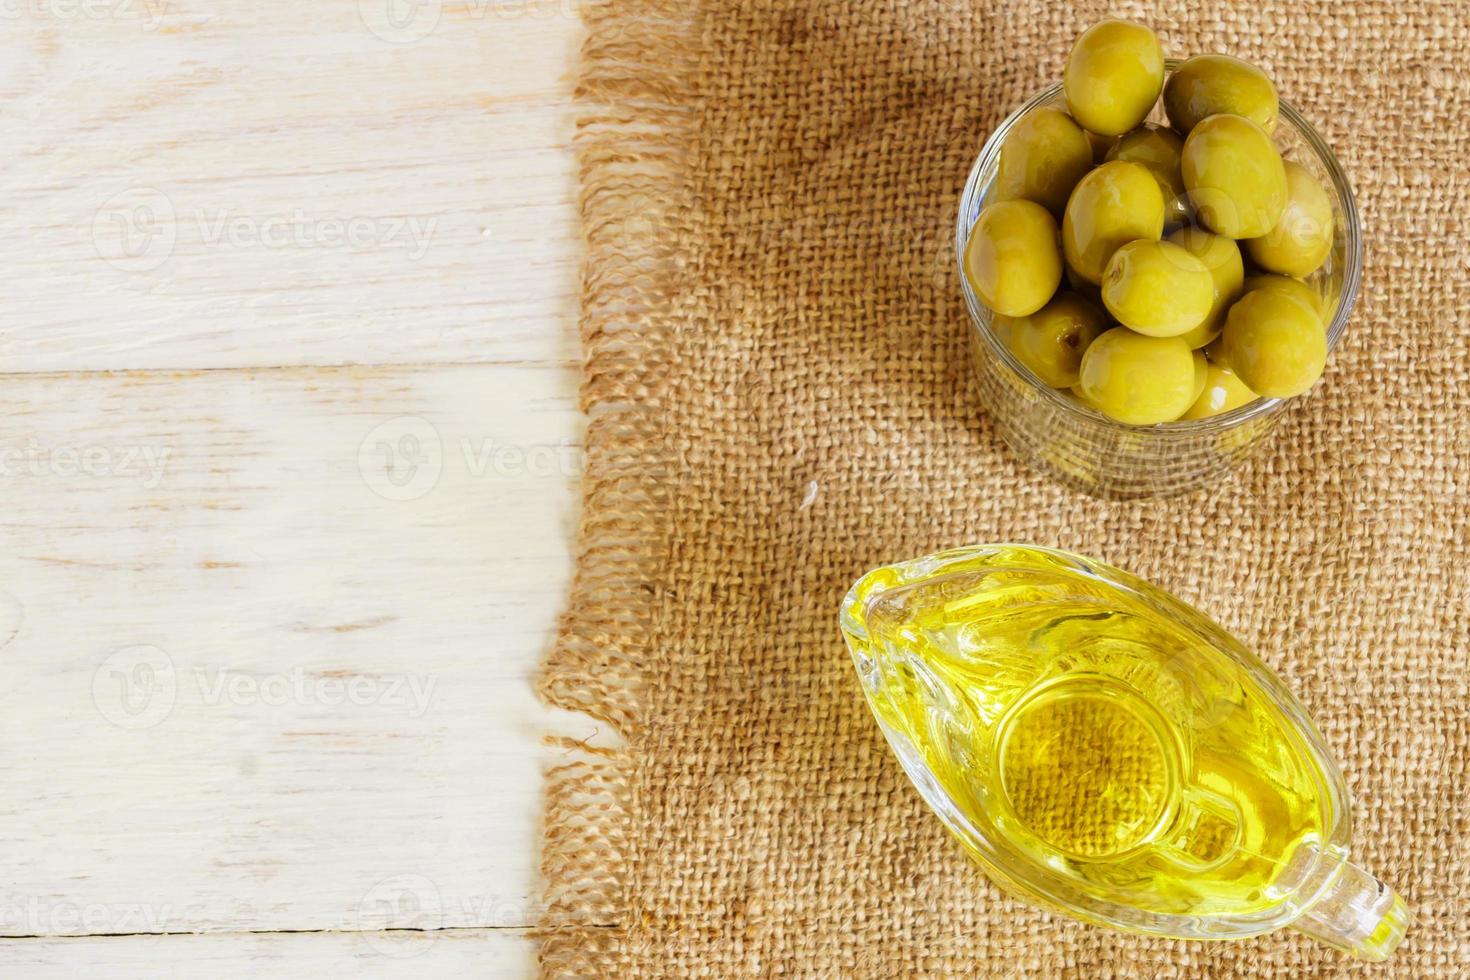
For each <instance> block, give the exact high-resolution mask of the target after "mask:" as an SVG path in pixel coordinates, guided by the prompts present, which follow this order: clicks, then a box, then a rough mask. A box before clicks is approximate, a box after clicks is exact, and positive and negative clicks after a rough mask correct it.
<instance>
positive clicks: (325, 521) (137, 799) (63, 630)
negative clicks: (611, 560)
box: [0, 0, 595, 978]
mask: <svg viewBox="0 0 1470 980" xmlns="http://www.w3.org/2000/svg"><path fill="white" fill-rule="evenodd" d="M580 33H581V26H580V23H579V21H578V17H577V10H576V6H575V0H442V2H441V0H315V2H311V3H292V2H287V0H256V2H252V3H238V4H237V3H226V2H223V0H15V2H13V3H8V4H4V5H3V6H0V268H3V269H4V270H5V276H4V282H5V284H6V289H5V295H4V299H3V303H0V324H3V329H0V365H3V371H4V373H5V377H4V378H3V382H0V487H3V488H4V496H3V499H4V514H3V517H0V522H3V529H4V531H3V539H0V540H3V547H0V853H3V855H4V860H3V867H4V873H3V875H0V936H3V937H5V938H3V939H0V976H5V977H16V978H21V977H24V978H51V977H72V976H93V977H105V978H116V977H158V976H179V977H229V976H240V975H261V976H271V977H325V976H362V977H415V978H423V977H457V976H466V977H469V976H474V977H487V976H488V977H500V976H523V975H525V974H526V973H527V972H528V971H529V970H531V969H532V967H533V962H534V960H533V957H534V950H533V947H532V944H531V942H530V941H529V940H528V939H527V938H526V936H525V926H526V925H527V924H528V923H530V922H532V921H533V920H534V917H535V914H536V909H535V905H536V902H537V895H538V891H539V885H538V881H537V876H536V866H537V859H538V844H539V841H538V835H539V827H538V821H539V818H540V811H541V798H540V794H541V771H542V769H543V768H544V767H545V766H546V765H547V764H548V763H551V762H554V761H555V760H554V755H555V750H553V749H550V748H547V747H546V746H545V744H544V742H543V736H544V735H545V734H547V733H548V731H560V732H562V733H564V734H570V735H573V736H575V737H578V738H581V737H585V736H589V735H593V734H594V732H595V726H594V725H593V724H592V723H591V722H589V721H587V720H586V719H583V718H579V717H574V716H564V717H558V716H554V715H553V713H552V712H549V711H547V710H546V709H544V708H542V707H541V706H540V705H539V704H538V703H537V701H536V700H535V697H534V695H533V694H532V691H531V687H530V684H529V679H530V677H531V676H532V675H533V673H534V672H535V670H536V667H537V664H538V662H539V660H540V658H541V657H542V656H543V654H544V653H545V650H546V647H547V644H548V642H549V638H550V635H551V630H552V628H553V626H554V623H555V618H556V616H557V614H558V613H559V612H560V611H561V608H562V604H563V602H564V601H565V588H566V583H567V580H568V578H569V573H570V554H569V553H570V548H571V536H572V532H573V527H574V524H575V519H576V509H577V504H578V478H579V472H580V469H581V457H580V450H579V443H580V429H581V418H580V415H579V413H578V412H577V409H576V386H577V377H578V357H579V353H578V347H577V339H576V330H575V320H576V306H577V295H576V289H577V263H578V260H579V233H578V228H577V221H576V211H575V203H574V202H575V194H576V175H575V164H574V161H573V158H572V154H571V147H570V143H571V136H572V131H573V122H572V120H573V113H572V108H571V105H570V92H571V86H572V76H573V71H574V66H575V54H576V50H577V46H578V44H579V43H580Z"/></svg>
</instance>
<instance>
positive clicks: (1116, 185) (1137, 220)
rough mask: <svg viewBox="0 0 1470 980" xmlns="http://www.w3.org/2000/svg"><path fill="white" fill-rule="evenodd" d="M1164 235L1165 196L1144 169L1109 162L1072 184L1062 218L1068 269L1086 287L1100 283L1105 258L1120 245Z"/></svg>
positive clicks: (1117, 161) (1132, 164)
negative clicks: (1069, 268) (1075, 184)
mask: <svg viewBox="0 0 1470 980" xmlns="http://www.w3.org/2000/svg"><path fill="white" fill-rule="evenodd" d="M1163 233H1164V195H1163V194H1161V193H1160V192H1159V185H1158V182H1157V181H1156V180H1154V178H1153V174H1151V173H1149V171H1148V169H1147V168H1145V167H1143V166H1141V165H1140V164H1137V163H1128V162H1126V161H1123V160H1114V161H1111V162H1109V163H1105V164H1103V165H1102V166H1100V167H1098V168H1097V169H1095V170H1093V171H1092V172H1090V173H1089V174H1088V175H1087V176H1086V177H1083V178H1082V179H1081V180H1080V181H1078V182H1077V187H1076V189H1074V190H1073V191H1072V196H1071V198H1069V199H1068V200H1067V210H1066V213H1065V214H1063V216H1062V251H1063V254H1064V255H1066V258H1067V265H1069V266H1071V268H1072V270H1073V271H1074V272H1076V273H1077V275H1079V276H1081V277H1082V278H1083V279H1084V280H1086V281H1087V282H1090V283H1095V284H1100V283H1101V282H1102V276H1103V269H1105V268H1106V267H1107V264H1108V259H1110V258H1112V257H1113V253H1114V252H1115V251H1117V250H1118V248H1119V247H1120V246H1122V245H1126V244H1127V243H1128V242H1131V241H1136V240H1137V239H1140V238H1148V239H1153V240H1154V241H1157V240H1158V239H1159V236H1161V235H1162V234H1163Z"/></svg>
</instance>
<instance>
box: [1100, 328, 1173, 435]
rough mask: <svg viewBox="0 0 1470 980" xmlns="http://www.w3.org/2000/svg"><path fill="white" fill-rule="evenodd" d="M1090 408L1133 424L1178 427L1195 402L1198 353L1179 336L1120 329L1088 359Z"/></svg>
mask: <svg viewBox="0 0 1470 980" xmlns="http://www.w3.org/2000/svg"><path fill="white" fill-rule="evenodd" d="M1079 384H1080V385H1081V388H1082V397H1083V400H1084V401H1085V402H1087V404H1089V405H1091V406H1092V407H1094V408H1096V409H1097V410H1098V411H1099V412H1102V413H1103V414H1104V415H1106V416H1108V417H1109V418H1111V419H1115V420H1117V421H1119V422H1124V423H1126V424H1128V425H1156V424H1157V423H1159V422H1172V421H1173V420H1174V419H1177V418H1178V417H1179V416H1181V415H1183V414H1184V410H1185V409H1187V408H1188V407H1189V405H1190V403H1191V402H1192V401H1193V400H1194V387H1195V364H1194V352H1193V351H1191V350H1190V349H1189V347H1188V346H1186V345H1185V343H1184V341H1182V340H1180V339H1179V338H1178V337H1145V336H1144V335H1143V334H1139V333H1134V332H1133V331H1132V330H1129V329H1128V328H1127V327H1114V328H1113V329H1111V330H1109V331H1108V332H1107V333H1104V334H1103V335H1102V336H1101V337H1098V338H1097V339H1096V340H1094V341H1093V342H1092V345H1091V346H1090V347H1088V348H1087V352H1086V353H1085V354H1083V355H1082V370H1081V372H1080V381H1079Z"/></svg>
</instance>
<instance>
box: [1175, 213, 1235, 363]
mask: <svg viewBox="0 0 1470 980" xmlns="http://www.w3.org/2000/svg"><path fill="white" fill-rule="evenodd" d="M1168 240H1169V241H1170V242H1172V243H1174V244H1175V245H1178V246H1179V247H1180V248H1183V249H1184V250H1185V251H1187V252H1189V253H1190V254H1191V255H1193V256H1194V257H1195V258H1197V259H1199V260H1200V261H1201V262H1203V263H1204V264H1205V268H1206V269H1209V270H1210V278H1211V279H1212V280H1213V282H1214V286H1215V298H1214V301H1213V302H1212V303H1211V304H1210V314H1209V316H1207V317H1205V318H1204V320H1203V321H1201V322H1200V324H1199V325H1198V326H1197V327H1195V328H1194V329H1193V330H1190V331H1188V332H1187V333H1183V334H1180V335H1179V336H1180V337H1181V339H1183V341H1184V342H1185V343H1186V344H1188V345H1189V346H1190V347H1192V348H1194V349H1195V350H1199V349H1200V348H1201V347H1203V346H1205V345H1206V344H1208V343H1209V342H1210V341H1212V340H1214V339H1215V338H1216V337H1218V336H1220V329H1221V328H1222V327H1224V326H1225V314H1226V313H1227V312H1229V310H1230V304H1231V303H1234V302H1235V301H1236V300H1237V299H1239V298H1240V294H1241V293H1242V292H1244V279H1245V263H1244V262H1243V261H1242V260H1241V258H1240V247H1239V246H1238V245H1236V244H1235V241H1234V239H1230V238H1225V237H1223V236H1221V235H1212V234H1210V233H1209V232H1207V231H1205V230H1204V229H1203V228H1180V229H1179V230H1178V231H1176V232H1174V234H1172V235H1170V236H1169V239H1168Z"/></svg>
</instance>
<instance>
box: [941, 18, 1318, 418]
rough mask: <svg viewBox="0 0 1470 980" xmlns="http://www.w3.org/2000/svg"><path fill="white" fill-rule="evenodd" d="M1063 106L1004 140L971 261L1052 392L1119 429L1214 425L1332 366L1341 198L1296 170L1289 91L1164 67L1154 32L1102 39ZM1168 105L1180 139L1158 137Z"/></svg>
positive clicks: (1069, 76)
mask: <svg viewBox="0 0 1470 980" xmlns="http://www.w3.org/2000/svg"><path fill="white" fill-rule="evenodd" d="M1062 89H1063V92H1064V94H1065V97H1066V110H1065V111H1063V110H1062V109H1061V108H1058V107H1056V106H1047V107H1042V108H1038V109H1034V110H1032V111H1031V112H1030V113H1028V114H1027V115H1026V116H1025V117H1023V118H1022V119H1020V120H1019V121H1018V122H1017V123H1016V124H1015V126H1014V127H1012V129H1011V131H1010V132H1009V133H1008V134H1007V137H1006V140H1005V143H1004V144H1003V145H1002V146H1001V149H1000V160H999V165H998V169H997V174H996V180H995V184H994V187H993V190H992V193H991V195H990V202H989V203H988V204H987V205H986V206H985V207H984V208H982V209H981V211H980V214H979V215H978V217H977V219H976V221H975V224H974V226H973V228H972V229H971V231H970V237H969V239H968V240H967V242H966V244H965V249H964V256H963V258H964V262H963V265H964V271H965V276H966V278H967V279H968V280H969V282H970V285H971V287H972V288H973V289H974V291H975V293H976V295H978V296H979V297H980V299H981V301H983V302H984V303H985V304H986V305H987V306H989V307H990V309H991V310H992V311H993V312H994V313H995V314H996V315H995V317H994V319H993V331H994V333H995V335H996V336H997V337H998V338H999V339H1000V340H1001V341H1002V343H1004V344H1005V345H1006V346H1007V347H1008V348H1009V349H1010V351H1011V352H1012V354H1014V355H1015V357H1016V359H1017V360H1018V361H1019V362H1020V363H1021V364H1023V365H1025V367H1026V368H1027V369H1028V370H1029V371H1030V372H1031V373H1032V374H1034V375H1035V376H1036V377H1037V379H1039V380H1040V381H1041V382H1042V383H1044V384H1046V385H1049V386H1051V387H1054V388H1059V389H1065V390H1068V391H1070V392H1071V393H1072V394H1073V395H1075V396H1076V397H1077V399H1078V400H1079V401H1081V402H1083V403H1084V404H1086V405H1088V406H1090V407H1091V408H1093V409H1094V410H1096V411H1098V412H1101V413H1102V414H1103V415H1105V416H1107V417H1108V418H1111V419H1113V420H1115V421H1118V422H1122V423H1125V424H1129V425H1158V424H1160V423H1165V422H1174V421H1179V420H1185V421H1194V420H1198V419H1205V418H1210V417H1212V416H1215V415H1219V414H1222V413H1224V412H1229V411H1232V410H1233V409H1236V408H1239V407H1241V406H1242V405H1247V404H1249V403H1251V402H1253V401H1255V400H1256V399H1257V398H1260V397H1263V396H1264V397H1269V398H1288V397H1291V396H1294V395H1299V394H1301V393H1303V392H1305V391H1306V390H1307V389H1309V388H1310V387H1311V386H1312V385H1313V384H1314V383H1315V382H1316V381H1317V379H1318V378H1319V377H1321V375H1322V371H1323V368H1324V367H1325V365H1326V361H1327V331H1326V323H1325V322H1324V315H1325V313H1326V312H1328V311H1325V310H1324V309H1323V306H1324V302H1323V297H1322V296H1321V294H1320V293H1319V292H1318V290H1317V288H1316V286H1314V285H1312V284H1311V283H1310V282H1308V280H1309V279H1310V278H1311V277H1312V275H1313V273H1315V272H1316V271H1317V270H1318V269H1320V268H1321V267H1322V265H1323V263H1324V262H1325V261H1326V260H1327V258H1328V255H1329V253H1330V252H1331V251H1332V244H1333V235H1334V231H1335V228H1334V214H1335V212H1334V207H1333V198H1332V196H1331V194H1330V193H1329V191H1328V190H1327V189H1326V188H1324V187H1323V186H1322V184H1321V182H1320V181H1319V180H1318V179H1317V177H1315V176H1314V175H1313V174H1312V172H1311V171H1310V170H1308V169H1306V168H1305V167H1303V166H1302V165H1301V164H1299V163H1297V162H1295V161H1292V160H1283V159H1282V157H1281V154H1280V152H1279V151H1278V150H1277V148H1276V144H1275V142H1274V141H1273V139H1272V136H1273V134H1274V132H1275V130H1276V121H1277V114H1278V110H1279V103H1278V101H1277V96H1276V86H1275V85H1274V84H1273V83H1272V82H1271V79H1270V78H1269V77H1267V75H1266V74H1265V73H1264V72H1263V71H1261V70H1260V69H1259V68H1257V67H1256V66H1254V65H1251V64H1249V63H1247V62H1245V61H1241V60H1240V59H1239V58H1233V57H1230V56H1229V55H1223V54H1206V55H1200V56H1197V57H1194V58H1190V59H1189V60H1188V61H1186V62H1184V63H1183V64H1181V65H1180V66H1179V67H1178V69H1177V70H1175V71H1174V72H1173V73H1172V74H1169V75H1167V77H1166V73H1165V70H1164V51H1163V47H1162V45H1160V43H1159V39H1158V37H1157V36H1156V35H1155V34H1154V32H1153V31H1152V30H1150V29H1149V28H1147V27H1145V26H1143V25H1141V24H1135V23H1131V22H1128V21H1122V20H1105V21H1102V22H1101V23H1098V24H1094V25H1093V26H1092V27H1090V28H1088V29H1087V30H1086V31H1084V32H1083V33H1082V35H1081V36H1080V37H1078V39H1077V41H1076V43H1075V45H1074V46H1073V48H1072V52H1071V55H1070V57H1069V58H1068V59H1067V67H1066V72H1065V74H1064V76H1063V84H1062ZM1161 96H1162V99H1163V118H1167V119H1168V125H1162V124H1157V123H1152V122H1148V121H1147V119H1148V117H1149V115H1150V114H1151V113H1152V112H1153V110H1154V106H1155V105H1156V104H1157V103H1158V102H1159V100H1160V97H1161Z"/></svg>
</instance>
